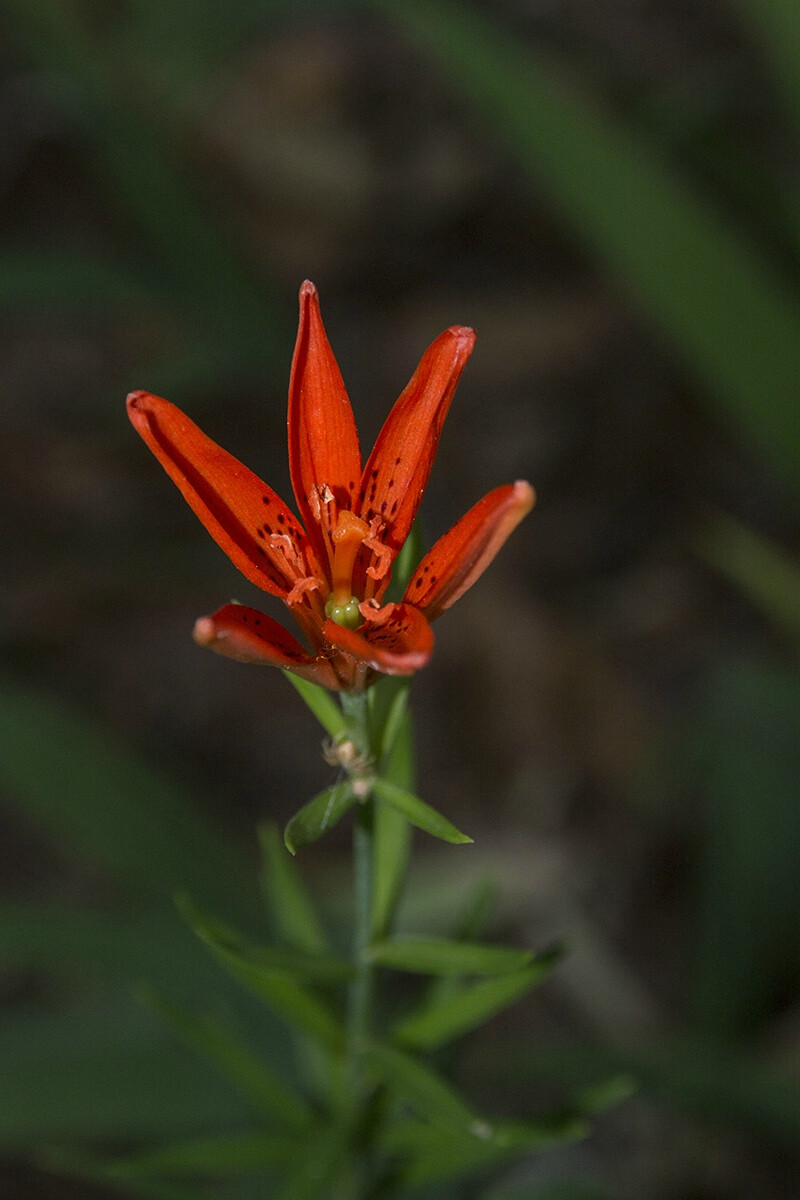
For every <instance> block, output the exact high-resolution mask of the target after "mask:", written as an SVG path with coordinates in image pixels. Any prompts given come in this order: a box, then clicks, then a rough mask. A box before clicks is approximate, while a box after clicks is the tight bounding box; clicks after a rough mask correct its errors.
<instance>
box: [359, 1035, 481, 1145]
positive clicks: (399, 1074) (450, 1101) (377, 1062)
mask: <svg viewBox="0 0 800 1200" xmlns="http://www.w3.org/2000/svg"><path fill="white" fill-rule="evenodd" d="M364 1062H365V1065H366V1066H367V1068H368V1069H369V1070H370V1071H371V1072H372V1074H374V1075H375V1076H376V1077H377V1078H378V1079H379V1080H380V1082H381V1083H382V1084H383V1085H384V1086H385V1087H387V1088H388V1089H389V1091H390V1092H392V1093H393V1094H394V1095H396V1096H398V1097H399V1098H400V1099H402V1100H404V1101H405V1102H406V1103H407V1104H408V1105H409V1106H410V1107H411V1108H412V1109H413V1110H414V1111H415V1112H416V1113H418V1115H419V1116H421V1117H425V1118H426V1119H427V1120H428V1121H431V1122H432V1123H433V1124H434V1125H436V1126H438V1127H439V1128H445V1129H458V1130H462V1131H464V1132H470V1131H471V1130H472V1129H473V1128H474V1127H475V1125H476V1120H477V1118H476V1116H475V1114H474V1112H472V1110H471V1109H470V1108H469V1107H468V1106H467V1104H466V1103H465V1102H464V1101H463V1100H462V1099H461V1097H460V1096H459V1095H458V1094H457V1093H456V1092H455V1091H454V1089H453V1088H452V1087H451V1086H450V1084H449V1083H446V1082H445V1081H444V1079H442V1078H441V1077H440V1076H439V1075H437V1074H436V1073H435V1071H433V1070H432V1069H431V1068H430V1067H428V1066H426V1065H425V1064H424V1063H423V1062H422V1061H421V1060H420V1059H419V1058H416V1057H415V1056H413V1055H411V1054H407V1053H405V1052H404V1051H402V1050H396V1049H395V1048H393V1047H391V1046H385V1045H381V1044H380V1043H378V1042H370V1044H369V1045H368V1046H367V1048H366V1050H365V1051H364Z"/></svg>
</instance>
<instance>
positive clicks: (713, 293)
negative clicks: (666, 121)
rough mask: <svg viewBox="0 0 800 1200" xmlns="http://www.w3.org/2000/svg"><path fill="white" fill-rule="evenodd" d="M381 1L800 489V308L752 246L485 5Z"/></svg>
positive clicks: (715, 397) (714, 394)
mask: <svg viewBox="0 0 800 1200" xmlns="http://www.w3.org/2000/svg"><path fill="white" fill-rule="evenodd" d="M372 2H373V4H374V5H375V6H376V7H378V8H379V9H381V10H382V11H384V12H385V13H386V15H387V18H388V19H389V20H390V21H392V22H393V23H399V24H400V25H401V26H403V27H405V28H406V29H407V30H408V31H409V33H410V34H411V36H412V37H413V38H414V39H415V40H416V41H417V42H418V43H419V45H420V46H422V48H423V50H424V52H425V53H426V55H427V56H429V57H430V58H431V59H432V60H433V61H434V62H435V63H436V64H437V66H438V67H439V68H440V69H442V70H444V71H445V72H446V73H447V75H448V76H449V78H450V80H451V83H452V85H453V87H454V88H456V89H457V90H458V92H459V93H460V94H461V95H462V96H465V97H466V99H467V100H468V102H469V103H470V104H471V105H472V107H473V109H474V111H475V112H476V113H477V114H478V115H479V116H480V117H482V118H483V119H484V121H485V122H486V124H487V126H488V127H489V128H491V129H492V130H494V132H495V133H496V134H497V135H498V136H499V137H500V139H501V140H502V142H503V144H504V145H505V146H506V147H508V148H509V149H510V151H511V152H512V153H513V154H514V155H515V157H516V160H517V162H518V163H519V165H520V167H521V168H522V170H523V172H524V173H525V175H527V177H528V180H529V182H530V183H531V184H532V185H533V186H534V187H535V188H537V189H538V190H539V191H544V192H545V193H547V194H549V197H550V199H551V201H552V203H553V204H554V205H555V206H556V207H557V208H558V209H560V210H561V211H562V212H563V213H564V215H565V217H566V218H567V220H569V221H570V223H571V224H572V226H573V228H574V229H575V231H576V232H577V233H578V235H579V236H580V237H581V238H582V239H583V240H584V241H585V242H586V243H587V244H588V245H589V246H590V247H591V248H592V249H593V250H594V252H595V253H596V254H597V255H598V256H599V257H600V258H601V259H602V260H603V261H604V262H605V263H606V264H607V265H608V267H609V268H610V270H611V271H612V272H613V274H614V275H615V276H616V278H617V279H618V280H619V281H620V283H621V284H622V286H623V287H624V288H625V289H626V290H627V291H628V293H629V294H630V295H631V296H633V297H634V299H635V302H636V304H637V305H638V307H639V309H640V310H641V312H642V315H643V316H644V317H645V318H649V320H650V322H651V323H652V324H653V325H655V326H656V327H658V328H660V329H661V330H663V332H664V333H665V334H666V335H667V337H668V338H669V339H670V341H671V342H672V343H673V344H674V346H675V348H676V350H677V352H678V353H679V354H680V355H681V356H682V357H683V359H684V360H685V361H686V362H687V363H688V364H689V365H690V366H691V367H692V368H693V369H694V370H695V371H696V373H697V374H698V376H699V377H700V378H701V379H702V380H704V382H705V383H706V385H707V386H708V388H709V391H710V396H711V397H712V399H713V400H714V401H715V402H717V404H718V405H719V406H720V407H721V408H722V410H723V411H724V412H725V414H726V416H727V415H732V416H733V417H734V418H735V420H736V421H737V422H738V423H739V425H740V426H741V427H742V428H743V429H744V430H745V431H746V432H748V433H749V435H750V437H751V438H752V439H753V440H754V441H755V443H756V444H757V445H758V446H759V447H760V448H761V450H762V451H763V452H765V453H766V454H769V455H770V456H771V457H772V459H773V461H774V463H775V464H776V466H778V467H779V468H780V469H781V470H782V472H783V475H784V478H786V479H787V480H788V481H789V482H790V483H791V484H792V485H794V486H796V485H797V482H798V480H800V473H798V470H797V467H798V463H799V462H800V421H798V420H797V391H796V381H797V379H798V378H800V338H798V336H797V330H798V326H800V304H799V303H798V299H797V296H796V294H795V293H793V292H792V291H791V290H790V288H789V287H788V286H787V284H786V283H785V281H784V280H783V279H782V278H781V277H780V276H779V274H778V273H777V272H776V271H775V270H774V269H773V268H772V266H771V264H770V263H769V261H768V260H767V259H766V258H765V257H764V256H763V255H762V254H761V253H760V252H759V250H758V248H757V247H756V246H755V244H753V243H751V242H749V241H747V240H746V239H745V238H744V237H742V236H740V235H739V234H738V233H737V232H736V230H735V228H734V226H733V225H732V224H731V223H730V221H728V220H727V219H726V218H725V216H724V215H723V214H722V213H721V212H720V211H718V210H717V209H716V208H715V207H714V206H713V205H712V204H710V203H709V202H707V201H706V200H705V199H704V198H703V197H702V196H701V195H700V193H698V192H696V191H694V190H693V189H692V187H691V186H689V185H688V184H687V183H686V182H684V181H683V180H682V179H681V178H680V176H679V174H678V172H677V171H673V170H671V169H670V167H669V165H668V163H667V162H666V161H665V158H664V156H663V155H662V154H660V153H659V151H658V149H657V148H655V147H651V146H648V145H647V143H646V142H645V141H644V140H640V139H638V138H637V137H636V135H635V134H634V133H633V132H632V131H630V130H628V129H627V128H625V127H624V126H623V125H622V124H621V123H620V122H616V121H614V119H613V118H611V117H610V116H608V115H607V114H606V113H605V112H604V109H603V107H602V105H601V104H599V103H597V101H594V100H591V99H588V100H583V99H582V97H581V95H580V93H579V92H578V91H577V89H574V88H571V87H570V86H569V84H568V83H566V82H565V81H562V80H561V79H560V78H559V77H558V76H557V75H556V73H555V72H554V71H553V70H552V69H551V68H549V66H548V65H546V64H545V62H544V61H543V60H542V58H541V56H540V55H539V54H537V52H536V49H535V47H534V46H532V45H524V44H522V43H521V42H519V41H517V40H515V39H514V38H513V37H511V36H509V35H507V34H506V33H505V32H504V31H503V30H502V28H501V26H500V25H499V23H498V22H497V21H496V20H492V19H491V18H489V17H487V16H485V15H484V14H482V13H479V12H478V11H477V10H476V8H475V6H470V7H466V6H465V5H462V4H460V3H453V2H448V0H413V2H409V3H406V4H400V5H398V4H394V3H392V2H391V0H372Z"/></svg>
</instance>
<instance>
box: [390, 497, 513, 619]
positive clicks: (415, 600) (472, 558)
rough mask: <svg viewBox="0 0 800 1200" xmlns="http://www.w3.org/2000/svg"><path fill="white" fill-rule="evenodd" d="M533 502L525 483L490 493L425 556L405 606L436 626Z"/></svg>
mask: <svg viewBox="0 0 800 1200" xmlns="http://www.w3.org/2000/svg"><path fill="white" fill-rule="evenodd" d="M534 500H535V494H534V491H533V488H532V487H531V485H530V484H529V483H525V481H524V480H517V482H516V483H511V484H507V485H506V486H505V487H499V488H495V489H494V491H492V492H489V494H488V495H487V496H484V497H483V499H482V500H479V501H478V503H477V504H476V505H475V506H474V507H473V508H471V509H470V510H469V512H468V513H466V514H465V515H464V516H463V517H462V518H461V520H460V521H458V522H457V524H455V525H454V526H453V528H452V529H451V530H450V531H449V533H446V534H445V535H444V537H441V538H439V541H438V542H436V544H435V545H434V546H433V547H432V548H431V549H430V550H429V551H428V553H427V554H426V555H425V557H424V558H423V560H422V562H421V563H420V564H419V566H418V567H417V569H416V571H415V572H414V574H413V575H412V576H411V579H410V580H409V584H408V587H407V588H406V594H405V600H406V601H408V602H410V603H411V604H414V605H415V606H416V607H418V608H420V609H422V611H423V612H424V613H425V615H426V616H427V618H428V620H429V621H433V620H435V619H436V617H438V616H439V615H440V614H441V613H443V612H444V611H445V609H447V608H449V607H450V605H451V604H455V602H456V600H458V598H459V597H460V596H463V595H464V592H466V591H467V589H468V588H471V587H472V585H473V583H474V582H475V580H476V579H478V578H479V577H480V576H481V575H482V574H483V572H484V571H485V570H486V568H487V567H488V566H489V563H490V562H491V561H492V559H493V558H494V556H495V555H496V554H497V551H498V550H499V549H500V547H501V546H502V545H503V543H504V542H505V540H506V538H507V537H508V536H509V534H510V533H511V532H512V531H513V530H514V529H515V528H516V527H517V525H518V524H519V523H520V521H521V520H522V518H523V517H524V516H525V515H526V514H527V513H529V512H530V510H531V509H532V508H533V504H534Z"/></svg>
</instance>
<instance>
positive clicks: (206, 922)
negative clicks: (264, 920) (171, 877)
mask: <svg viewBox="0 0 800 1200" xmlns="http://www.w3.org/2000/svg"><path fill="white" fill-rule="evenodd" d="M176 903H177V906H178V910H179V912H180V913H181V916H182V917H183V918H184V920H185V921H187V923H188V924H189V925H190V926H191V927H192V929H193V930H194V932H195V933H196V934H197V936H198V937H199V938H200V939H201V940H202V941H204V942H205V943H206V945H207V946H208V947H209V949H210V950H211V951H212V952H213V953H214V954H215V955H216V957H217V958H218V959H220V961H222V962H224V963H225V965H230V966H234V967H236V968H237V969H240V968H246V969H247V970H248V971H255V972H258V973H260V974H262V975H265V976H270V975H292V976H295V977H297V978H298V979H303V980H306V981H307V982H311V983H341V982H342V981H343V980H347V979H349V978H350V977H351V975H352V973H353V967H352V965H351V964H350V963H349V962H346V961H345V960H344V959H341V958H336V957H334V955H332V954H326V953H319V952H312V951H310V950H301V949H299V948H297V947H295V946H255V945H253V944H252V943H250V942H248V941H246V940H245V939H244V938H242V937H241V936H240V935H239V934H238V933H236V932H235V931H234V930H232V929H230V928H229V927H228V926H227V925H224V924H222V923H221V922H219V921H216V920H214V918H213V917H208V916H206V914H205V913H203V912H201V910H200V909H199V908H198V907H197V906H196V905H195V904H194V903H193V902H192V900H190V899H189V897H188V896H186V895H180V896H178V897H177V899H176Z"/></svg>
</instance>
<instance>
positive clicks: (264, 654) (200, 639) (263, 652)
mask: <svg viewBox="0 0 800 1200" xmlns="http://www.w3.org/2000/svg"><path fill="white" fill-rule="evenodd" d="M194 640H195V641H196V642H197V643H198V645H200V646H205V647H206V648H207V649H209V650H215V651H216V652H217V653H218V654H224V655H225V656H226V658H235V659H236V660H237V661H238V662H245V663H256V664H259V665H267V666H272V667H282V668H283V669H284V670H288V671H293V672H294V673H295V674H296V675H300V676H302V678H303V679H309V680H311V682H312V683H319V684H321V685H322V686H323V687H327V688H334V689H335V688H336V687H337V686H338V681H337V678H336V675H335V673H334V671H333V668H332V667H331V665H330V663H329V662H328V660H327V659H326V658H324V657H312V656H311V655H309V654H308V653H307V652H306V651H305V650H304V648H303V647H302V646H301V645H300V643H299V642H298V640H297V638H295V637H293V636H292V635H291V633H288V632H287V630H285V629H284V628H283V626H282V625H279V624H278V622H277V621H273V619H272V617H268V616H267V615H266V613H262V612H258V611H257V609H255V608H248V607H247V606H246V605H244V604H225V605H223V607H222V608H220V609H219V610H218V611H217V612H215V613H214V614H213V616H211V617H200V618H199V620H197V621H195V626H194Z"/></svg>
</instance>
